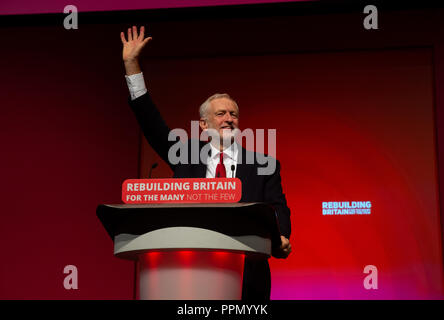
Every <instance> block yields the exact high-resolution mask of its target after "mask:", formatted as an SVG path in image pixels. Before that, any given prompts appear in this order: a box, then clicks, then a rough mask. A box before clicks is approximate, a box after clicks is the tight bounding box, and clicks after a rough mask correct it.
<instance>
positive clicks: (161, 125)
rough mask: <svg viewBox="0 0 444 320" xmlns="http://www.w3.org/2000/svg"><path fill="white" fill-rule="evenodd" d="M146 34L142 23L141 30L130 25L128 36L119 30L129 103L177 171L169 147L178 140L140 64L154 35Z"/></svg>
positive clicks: (148, 136)
mask: <svg viewBox="0 0 444 320" xmlns="http://www.w3.org/2000/svg"><path fill="white" fill-rule="evenodd" d="M144 37H145V28H144V27H140V32H139V33H138V32H137V27H136V26H133V27H132V28H128V34H127V38H128V39H126V38H125V33H124V32H121V33H120V38H121V40H122V44H123V50H122V59H123V63H124V65H125V71H126V75H125V78H126V82H127V85H128V89H129V92H130V96H131V99H130V100H129V104H130V106H131V109H132V110H133V112H134V114H135V116H136V119H137V122H138V123H139V125H140V128H141V129H142V132H143V134H144V136H145V138H146V140H147V141H148V143H149V144H150V145H151V147H152V148H153V149H154V150H155V151H156V152H157V154H158V155H159V156H160V157H161V158H162V159H163V160H164V161H165V162H167V163H168V164H169V165H170V167H171V169H172V170H173V171H174V167H175V166H174V165H173V164H172V163H171V162H170V161H169V159H168V151H169V149H170V147H171V145H172V144H174V143H175V142H173V141H169V140H168V136H169V133H170V129H169V128H168V126H167V124H166V123H165V121H164V120H163V118H162V116H161V115H160V112H159V110H157V108H156V106H155V105H154V103H153V101H152V100H151V97H150V95H149V94H148V93H147V89H146V86H145V80H144V78H143V73H142V70H141V68H140V65H139V56H140V53H141V52H142V49H143V48H144V47H145V45H146V44H147V43H148V42H149V41H150V40H151V39H152V38H151V37H147V38H145V39H144Z"/></svg>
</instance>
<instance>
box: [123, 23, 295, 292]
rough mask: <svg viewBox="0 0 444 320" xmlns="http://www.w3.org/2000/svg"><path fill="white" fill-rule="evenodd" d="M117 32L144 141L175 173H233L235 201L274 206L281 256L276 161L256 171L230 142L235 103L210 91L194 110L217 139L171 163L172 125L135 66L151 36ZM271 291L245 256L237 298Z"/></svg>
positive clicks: (265, 276)
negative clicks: (237, 185) (238, 189)
mask: <svg viewBox="0 0 444 320" xmlns="http://www.w3.org/2000/svg"><path fill="white" fill-rule="evenodd" d="M120 36H121V40H122V44H123V53H122V58H123V62H124V65H125V71H126V76H125V78H126V81H127V85H128V88H129V92H130V99H129V104H130V106H131V109H132V110H133V112H134V114H135V115H136V118H137V121H138V123H139V125H140V127H141V129H142V131H143V133H144V135H145V137H146V139H147V141H148V143H149V144H150V145H151V147H152V148H153V149H154V150H155V151H156V152H157V153H158V154H159V156H160V157H161V158H162V159H163V160H164V161H166V162H167V163H168V164H169V166H170V167H171V169H172V170H173V172H174V177H175V178H205V177H206V178H215V177H236V178H239V179H240V180H241V181H242V198H241V200H240V202H266V203H269V204H270V205H272V206H273V207H274V209H275V211H276V215H277V218H278V223H279V229H280V233H281V247H280V251H281V252H280V256H281V257H282V258H286V257H287V256H288V255H289V254H290V252H291V244H290V242H289V240H288V239H289V237H290V232H291V227H290V209H289V208H288V206H287V201H286V199H285V195H284V193H283V191H282V185H281V176H280V164H279V161H276V160H275V159H273V160H274V161H275V162H274V163H275V166H274V170H272V172H269V173H268V174H258V172H260V171H258V169H260V168H261V167H263V164H262V163H263V162H262V161H261V163H259V162H258V161H256V159H257V154H256V153H252V152H251V151H247V150H246V149H244V148H243V147H241V146H240V145H238V144H237V143H235V142H234V140H233V132H234V131H235V130H236V129H238V125H239V108H238V106H237V103H236V102H235V101H234V100H233V99H232V98H231V97H230V96H229V95H228V94H215V95H213V96H211V97H209V98H208V99H207V100H206V101H205V102H204V103H203V104H202V106H201V107H200V109H199V113H200V120H199V125H200V127H201V129H202V130H212V132H216V133H217V134H218V135H219V137H220V139H219V140H218V139H212V140H211V143H210V148H209V150H210V152H209V153H208V157H207V159H205V160H206V161H200V162H199V163H197V164H195V163H194V164H193V163H191V161H185V163H177V164H176V163H175V162H174V161H171V160H170V159H169V157H168V155H169V150H170V148H171V146H172V145H173V144H175V143H176V142H174V141H169V140H168V135H169V133H170V131H171V130H170V128H169V127H168V126H167V124H166V123H165V121H164V120H163V118H162V116H161V115H160V113H159V111H158V109H157V108H156V106H155V104H154V103H153V101H152V100H151V97H150V95H149V93H148V91H147V89H146V86H145V81H144V78H143V73H142V70H141V68H140V65H139V56H140V53H141V51H142V49H143V48H144V47H145V45H146V44H147V43H148V42H149V41H150V40H151V39H152V38H151V37H146V38H145V30H144V27H141V28H140V30H138V29H137V27H135V26H133V27H132V28H129V29H128V30H127V36H125V33H123V32H122V33H121V35H120ZM188 145H190V143H188ZM198 145H199V150H193V149H189V150H190V152H188V156H189V157H190V154H191V152H196V151H197V152H199V153H200V150H201V149H202V148H203V147H204V146H205V145H207V143H205V142H202V141H199V144H198ZM251 156H253V157H251ZM200 158H201V157H200V156H199V159H200ZM239 159H243V160H245V159H254V161H253V162H252V163H245V162H246V161H239ZM187 160H189V159H187ZM270 291H271V276H270V268H269V265H268V261H267V260H260V261H256V260H251V259H249V258H246V259H245V265H244V275H243V286H242V299H260V300H264V299H265V300H268V299H270Z"/></svg>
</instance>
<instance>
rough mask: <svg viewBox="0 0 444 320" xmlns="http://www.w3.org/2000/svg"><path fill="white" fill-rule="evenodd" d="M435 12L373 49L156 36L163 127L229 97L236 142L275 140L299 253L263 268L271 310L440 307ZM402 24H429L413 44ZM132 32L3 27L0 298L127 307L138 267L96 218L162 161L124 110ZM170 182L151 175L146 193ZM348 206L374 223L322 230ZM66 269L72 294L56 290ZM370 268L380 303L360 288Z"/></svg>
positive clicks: (195, 27)
mask: <svg viewBox="0 0 444 320" xmlns="http://www.w3.org/2000/svg"><path fill="white" fill-rule="evenodd" d="M436 12H437V11H425V12H421V14H419V13H417V12H410V13H408V12H402V13H400V14H397V13H396V12H392V13H386V14H385V19H388V17H389V16H390V17H391V18H392V20H391V22H390V23H388V22H386V24H385V25H383V26H384V28H385V29H384V28H381V30H379V31H375V32H377V33H373V34H369V33H368V32H369V31H362V14H361V13H347V14H326V15H305V16H294V17H273V18H258V19H255V18H245V19H241V18H237V19H234V20H229V21H228V22H227V21H225V20H224V19H223V18H220V17H219V20H213V21H210V20H206V18H205V19H203V20H201V21H198V20H196V21H180V22H174V21H173V22H171V23H170V22H168V21H166V22H165V21H157V22H156V23H153V25H152V26H153V27H152V28H151V32H152V33H153V37H154V41H153V42H152V43H151V47H149V48H148V51H149V50H151V51H150V52H148V53H147V54H146V55H145V56H144V63H143V67H144V71H145V77H146V80H147V84H148V89H149V90H150V91H151V93H152V95H153V98H154V99H155V101H156V102H157V103H158V106H159V108H160V109H161V112H162V114H163V115H164V116H165V118H166V120H167V121H168V123H169V124H170V126H171V127H173V128H174V127H176V128H177V127H185V128H188V127H189V121H190V120H195V119H197V108H198V106H199V105H200V104H201V103H202V102H203V101H204V100H205V99H206V98H207V97H208V96H209V95H211V94H213V93H215V92H228V93H230V95H232V96H233V97H234V98H235V99H236V100H237V101H238V103H239V105H240V124H241V128H242V129H245V128H252V129H277V157H278V158H279V160H280V161H281V163H282V178H283V187H284V192H285V193H286V195H287V199H288V203H289V206H290V209H291V210H292V229H293V233H292V238H291V241H292V244H293V246H294V249H293V253H292V255H291V256H290V257H289V258H288V259H287V260H271V267H272V277H273V288H272V298H273V299H318V298H319V299H343V298H345V299H426V298H444V292H443V263H442V261H443V258H442V233H441V219H440V207H439V200H440V198H441V199H442V196H441V197H440V190H439V188H438V181H443V180H442V179H439V177H440V176H439V174H440V172H438V167H439V166H438V164H439V163H442V159H441V158H440V156H441V155H442V154H443V152H444V149H443V147H444V145H442V142H441V141H443V139H440V137H441V135H442V132H443V131H442V127H441V123H443V121H444V116H443V113H442V110H444V99H443V96H442V94H443V92H444V90H441V89H442V88H443V85H444V68H443V67H442V66H443V65H444V63H443V61H444V50H443V49H442V48H443V46H442V41H443V40H442V39H444V37H440V36H439V35H440V33H439V32H438V31H439V30H444V24H443V23H442V22H441V23H440V24H428V23H427V21H435V22H436V21H437V20H433V19H432V18H433V17H436V16H437V15H436ZM438 12H440V13H442V11H438ZM427 14H428V15H427ZM383 16H384V15H383ZM412 16H415V17H416V16H418V17H419V16H420V17H423V18H422V19H424V21H423V23H419V22H418V23H419V24H418V25H417V26H414V27H413V26H412V27H411V28H412V30H415V32H414V33H413V32H411V33H409V30H410V29H409V26H407V25H406V23H407V22H409V23H410V21H412V20H413V19H412ZM61 21H62V20H61ZM329 21H330V22H331V21H335V22H336V23H335V24H332V23H329ZM264 22H266V23H264ZM302 23H303V24H304V26H305V29H304V30H303V28H301V25H300V24H302ZM127 26H128V25H127V24H120V25H119V24H116V23H112V22H109V21H108V23H102V24H95V23H91V24H84V25H80V28H79V29H78V30H71V31H68V30H65V29H63V27H62V22H60V26H55V25H54V26H44V25H37V26H32V27H29V26H23V27H18V26H13V27H2V28H1V29H0V37H1V39H2V42H3V43H4V44H7V45H6V46H2V51H1V53H0V57H1V59H0V70H1V72H2V75H3V77H1V80H0V88H1V91H0V103H1V109H0V110H1V124H2V126H1V132H2V155H3V157H1V160H0V167H1V168H2V179H3V184H2V200H3V201H2V210H1V216H2V223H1V224H0V234H1V241H2V243H3V244H4V247H3V250H2V258H1V260H2V263H1V264H0V268H1V269H0V299H131V298H132V297H133V277H132V276H133V274H132V272H133V264H132V263H131V262H126V261H122V260H119V259H117V258H114V257H113V255H112V252H113V249H112V247H113V246H112V241H111V239H109V238H108V236H107V234H106V232H105V230H104V229H103V227H102V226H101V225H100V222H99V220H98V219H97V217H96V216H95V209H96V206H97V205H98V204H99V203H121V200H120V191H121V190H120V187H121V183H122V182H123V181H124V180H125V179H128V178H137V177H138V175H140V176H146V173H147V168H148V166H149V165H151V164H152V163H153V162H154V161H157V158H156V156H155V155H154V154H153V153H152V151H151V150H150V149H149V148H147V147H146V145H145V144H140V143H139V141H140V140H139V138H140V135H139V133H140V132H139V129H138V127H137V123H136V121H135V119H134V117H133V114H132V113H131V111H130V109H129V107H128V106H127V104H126V99H127V95H128V93H127V88H126V84H125V80H124V77H123V74H124V71H123V67H122V64H121V61H120V54H121V52H120V50H121V45H120V42H119V41H120V40H119V32H120V30H123V29H124V28H126V27H127ZM326 26H329V27H328V28H327V29H326ZM351 26H355V28H356V29H353V27H351ZM182 30H185V31H186V32H185V33H186V34H188V35H192V36H190V38H189V39H186V38H184V37H183V33H180V31H182ZM350 30H358V31H350ZM298 32H299V33H298ZM406 32H407V33H408V34H404V33H406ZM356 35H358V36H356ZM264 36H266V37H267V39H268V40H267V41H268V42H269V43H260V40H261V39H263V37H264ZM220 39H222V40H224V39H227V40H226V42H223V41H221V40H220ZM140 159H141V160H142V161H141V162H140ZM441 171H442V170H441ZM170 174H171V172H170V171H169V169H168V168H167V167H166V165H165V164H163V163H162V164H161V165H160V166H159V168H157V169H156V170H155V171H154V174H153V177H155V178H158V177H166V176H169V175H170ZM356 201H360V202H370V203H371V211H370V214H362V215H358V214H354V215H323V209H322V207H323V203H329V202H330V203H331V202H339V203H342V202H350V203H352V202H356ZM66 265H75V266H77V268H78V270H79V289H78V290H66V289H64V287H63V279H64V277H65V275H64V274H63V268H64V267H65V266H66ZM368 265H373V266H375V267H376V268H377V270H378V289H376V290H375V289H370V290H368V289H366V288H365V287H364V278H365V277H366V276H367V274H365V273H364V272H363V271H364V268H365V267H366V266H368Z"/></svg>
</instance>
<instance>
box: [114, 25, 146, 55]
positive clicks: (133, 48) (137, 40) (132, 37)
mask: <svg viewBox="0 0 444 320" xmlns="http://www.w3.org/2000/svg"><path fill="white" fill-rule="evenodd" d="M144 37H145V27H140V32H139V33H137V27H136V26H133V27H132V28H128V40H127V39H125V34H124V33H123V32H121V33H120V38H121V40H122V44H123V52H122V58H123V61H134V60H137V58H138V57H139V55H140V52H141V51H142V49H143V47H145V45H146V44H147V43H148V42H149V41H150V40H151V39H152V37H147V38H146V39H144Z"/></svg>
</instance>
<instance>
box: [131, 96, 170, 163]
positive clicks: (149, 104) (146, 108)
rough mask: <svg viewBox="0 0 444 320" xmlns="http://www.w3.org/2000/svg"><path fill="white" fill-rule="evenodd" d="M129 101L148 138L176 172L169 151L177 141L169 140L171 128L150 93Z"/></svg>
mask: <svg viewBox="0 0 444 320" xmlns="http://www.w3.org/2000/svg"><path fill="white" fill-rule="evenodd" d="M128 101H129V105H130V107H131V109H132V111H133V112H134V114H135V116H136V119H137V122H138V123H139V125H140V128H141V129H142V132H143V134H144V136H145V138H146V140H147V141H148V143H149V144H150V145H151V147H152V148H153V149H154V150H155V151H156V152H157V154H158V155H159V156H160V157H161V158H162V159H163V160H164V161H165V162H166V163H168V164H169V166H170V167H171V169H172V170H173V172H174V169H175V165H173V164H171V163H170V162H169V160H168V151H169V150H170V147H171V146H172V145H173V144H175V143H176V142H175V141H169V140H168V135H169V133H170V131H171V129H170V128H169V127H168V126H167V124H166V123H165V120H164V119H163V118H162V116H161V115H160V112H159V110H158V109H157V108H156V106H155V104H154V102H153V101H152V99H151V97H150V95H149V94H148V93H145V94H144V95H142V96H140V97H138V98H136V99H134V100H131V98H129V99H128Z"/></svg>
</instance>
